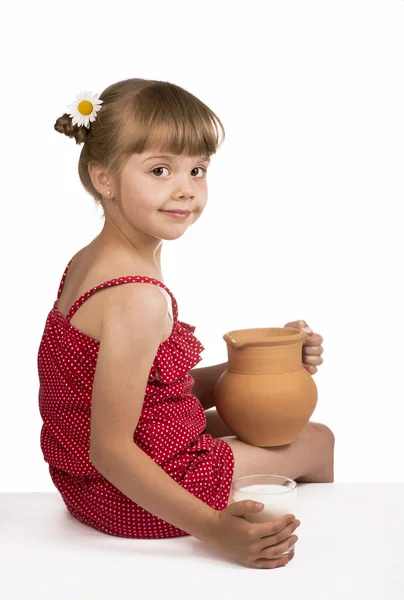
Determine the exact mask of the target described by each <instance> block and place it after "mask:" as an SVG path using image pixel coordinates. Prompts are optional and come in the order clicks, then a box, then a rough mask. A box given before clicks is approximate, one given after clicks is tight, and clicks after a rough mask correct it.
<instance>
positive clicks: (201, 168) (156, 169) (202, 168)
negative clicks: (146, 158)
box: [152, 167, 207, 179]
mask: <svg viewBox="0 0 404 600" xmlns="http://www.w3.org/2000/svg"><path fill="white" fill-rule="evenodd" d="M161 169H168V167H155V168H154V169H152V173H154V171H161ZM196 169H200V170H202V171H204V172H205V173H207V169H204V167H195V169H192V170H193V171H196ZM158 177H160V176H159V175H158ZM202 177H204V175H202ZM202 177H199V179H202ZM160 179H161V177H160Z"/></svg>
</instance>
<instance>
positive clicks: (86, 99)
mask: <svg viewBox="0 0 404 600" xmlns="http://www.w3.org/2000/svg"><path fill="white" fill-rule="evenodd" d="M99 96H100V95H99V94H93V95H91V92H87V91H85V92H80V94H77V96H76V100H75V102H72V103H71V104H69V105H68V107H67V114H68V115H69V116H70V117H72V119H73V120H72V123H73V125H78V126H79V127H81V126H82V125H84V126H85V127H87V128H89V127H90V121H91V122H93V121H95V119H96V117H97V111H99V110H100V108H101V104H102V103H103V100H100V98H99Z"/></svg>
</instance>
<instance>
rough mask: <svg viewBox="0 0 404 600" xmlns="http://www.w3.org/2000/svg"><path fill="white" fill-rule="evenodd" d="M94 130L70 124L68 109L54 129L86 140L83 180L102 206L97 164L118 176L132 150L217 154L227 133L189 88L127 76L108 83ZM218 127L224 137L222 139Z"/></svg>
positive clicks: (81, 164) (81, 160)
mask: <svg viewBox="0 0 404 600" xmlns="http://www.w3.org/2000/svg"><path fill="white" fill-rule="evenodd" d="M99 97H100V99H101V100H103V104H102V105H101V108H100V110H99V111H98V112H97V115H96V119H95V121H93V122H90V128H89V129H87V128H86V127H84V126H82V127H79V126H78V125H73V124H72V118H71V117H70V116H69V115H68V114H67V113H65V114H64V115H62V116H61V117H59V118H58V119H57V120H56V123H55V125H54V128H55V129H56V131H58V132H60V133H64V134H65V135H67V136H69V137H74V138H75V140H76V143H77V144H81V143H84V145H83V148H82V150H81V153H80V158H79V166H78V172H79V177H80V180H81V183H82V184H83V186H84V188H85V189H86V190H87V192H88V193H89V194H90V195H91V196H92V197H93V198H94V200H95V202H96V203H99V204H101V205H103V198H102V196H101V194H99V193H98V192H97V190H96V189H95V188H94V186H93V184H92V181H91V178H90V175H89V172H88V165H89V163H90V162H93V163H96V164H98V165H100V166H101V167H103V168H104V169H105V170H108V171H109V172H110V173H112V175H114V176H115V177H117V181H118V182H119V179H120V175H121V172H122V169H123V167H124V166H125V163H126V161H127V159H128V158H129V157H130V155H131V154H133V153H143V152H147V151H149V150H150V149H152V148H153V149H156V150H158V151H159V153H160V152H161V153H162V154H163V153H166V154H167V153H170V154H186V155H188V156H198V155H206V156H210V155H211V154H215V153H216V150H217V148H219V147H220V146H221V144H222V143H223V141H224V137H225V131H224V127H223V125H222V123H221V121H220V119H219V118H218V117H217V116H216V114H215V113H214V112H213V111H212V110H211V109H210V108H209V107H208V106H206V104H204V103H203V102H202V101H201V100H199V99H198V98H196V96H194V95H192V94H191V93H190V92H188V91H186V90H185V89H183V88H181V87H179V86H177V85H175V84H173V83H169V82H168V81H155V80H151V79H125V80H123V81H118V82H117V83H113V84H112V85H110V86H109V87H107V88H106V89H105V90H104V91H103V92H102V93H101V94H100V96H99ZM219 128H220V130H221V133H222V139H221V141H220V142H219V136H218V132H219Z"/></svg>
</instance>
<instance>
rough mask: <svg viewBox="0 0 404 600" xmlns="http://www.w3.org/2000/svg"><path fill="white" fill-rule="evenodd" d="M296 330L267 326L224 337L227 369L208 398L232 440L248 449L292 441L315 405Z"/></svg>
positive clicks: (301, 336)
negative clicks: (241, 443) (229, 431)
mask: <svg viewBox="0 0 404 600" xmlns="http://www.w3.org/2000/svg"><path fill="white" fill-rule="evenodd" d="M306 337H308V336H307V335H306V334H305V333H304V332H302V331H300V329H294V328H292V327H272V328H268V327H267V328H254V329H239V330H237V331H229V332H228V333H225V334H224V336H223V339H224V340H225V342H226V343H227V354H228V368H227V370H226V371H224V373H222V375H221V377H220V378H219V379H218V381H217V383H216V386H215V388H214V392H213V396H214V399H215V404H216V409H217V412H218V413H219V415H220V416H221V418H222V419H223V421H224V422H225V423H226V425H227V426H228V427H230V429H231V430H232V431H234V433H235V435H236V436H237V438H238V439H239V440H241V441H243V442H246V443H247V444H250V445H251V446H283V445H284V444H291V443H292V442H294V441H295V440H296V438H297V437H298V435H299V433H300V431H301V430H302V429H303V427H304V426H305V425H306V423H308V421H309V419H310V417H311V415H312V414H313V412H314V409H315V407H316V404H317V386H316V384H315V383H314V380H313V378H312V376H311V375H310V373H309V372H308V371H307V370H306V369H305V368H304V367H303V364H302V349H303V340H304V339H306Z"/></svg>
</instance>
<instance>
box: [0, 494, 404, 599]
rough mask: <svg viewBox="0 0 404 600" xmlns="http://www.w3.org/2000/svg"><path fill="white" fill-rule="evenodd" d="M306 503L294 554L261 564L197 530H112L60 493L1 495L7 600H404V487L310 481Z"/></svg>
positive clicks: (0, 572)
mask: <svg viewBox="0 0 404 600" xmlns="http://www.w3.org/2000/svg"><path fill="white" fill-rule="evenodd" d="M298 506H299V509H298V510H297V511H296V517H297V518H298V519H299V520H300V521H301V522H302V524H301V526H300V527H299V528H298V530H297V532H296V533H297V535H298V536H299V541H298V542H297V543H296V554H295V557H294V559H293V560H292V561H291V562H290V563H289V565H287V566H286V567H285V568H281V569H254V568H249V567H246V566H244V565H242V564H241V563H238V562H237V561H235V560H234V559H232V558H228V557H227V556H225V555H223V554H222V553H220V552H219V551H217V550H215V549H214V548H211V547H210V546H208V545H207V544H204V543H203V542H201V541H199V540H197V539H196V538H193V537H191V536H187V537H182V538H170V539H164V540H132V539H125V538H118V537H115V536H110V535H106V534H103V533H101V532H98V531H96V530H94V529H91V528H90V527H87V526H86V525H83V524H82V523H80V522H78V521H77V520H76V519H74V518H73V517H72V516H71V515H70V514H69V513H68V511H67V509H66V508H65V506H64V504H63V501H62V499H61V498H60V496H59V495H58V493H57V492H55V493H0V565H1V566H0V598H1V599H2V600H14V599H16V598H18V599H21V600H22V599H23V600H36V599H38V600H39V599H40V600H67V599H68V600H92V599H94V600H95V599H96V600H126V599H131V600H132V599H133V600H135V599H136V600H139V599H142V600H143V599H144V598H146V600H150V599H153V600H154V599H155V598H156V599H159V600H162V599H165V598H173V599H174V598H175V600H180V599H182V598H184V599H185V598H186V599H187V600H192V599H202V598H203V600H207V599H209V598H212V600H218V599H223V600H227V599H228V600H234V599H237V600H238V599H240V600H241V599H242V600H251V599H252V598H256V599H258V598H259V599H261V598H262V599H265V600H267V599H273V598H276V599H280V598H282V600H286V599H291V600H292V599H293V600H296V599H300V598H310V599H316V598H318V599H320V598H321V600H324V598H327V600H333V599H335V600H348V599H351V598H352V599H355V600H365V599H366V600H373V599H374V600H381V599H383V600H396V599H397V600H399V599H400V600H403V599H404V574H403V573H404V549H403V538H404V483H329V484H314V483H309V484H300V485H299V489H298ZM139 593H140V594H142V596H139ZM145 594H147V596H145Z"/></svg>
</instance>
